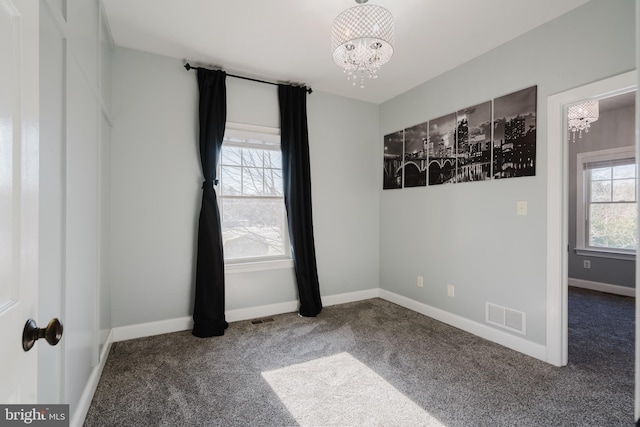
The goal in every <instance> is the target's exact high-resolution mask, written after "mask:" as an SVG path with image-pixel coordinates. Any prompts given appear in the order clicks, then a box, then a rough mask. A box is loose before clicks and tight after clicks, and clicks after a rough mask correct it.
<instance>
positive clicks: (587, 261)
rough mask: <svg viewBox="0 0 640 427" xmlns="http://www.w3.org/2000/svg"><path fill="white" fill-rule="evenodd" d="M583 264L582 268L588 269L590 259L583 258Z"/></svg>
mask: <svg viewBox="0 0 640 427" xmlns="http://www.w3.org/2000/svg"><path fill="white" fill-rule="evenodd" d="M583 265H584V268H586V269H589V268H591V261H590V260H588V259H585V260H584V261H583Z"/></svg>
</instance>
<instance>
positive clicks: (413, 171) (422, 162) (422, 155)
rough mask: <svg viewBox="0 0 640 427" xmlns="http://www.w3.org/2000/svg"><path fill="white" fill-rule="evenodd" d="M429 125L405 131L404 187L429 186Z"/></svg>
mask: <svg viewBox="0 0 640 427" xmlns="http://www.w3.org/2000/svg"><path fill="white" fill-rule="evenodd" d="M427 136H428V128H427V123H421V124H419V125H416V126H412V127H410V128H407V129H405V130H404V187H424V186H426V185H427V139H428V138H427Z"/></svg>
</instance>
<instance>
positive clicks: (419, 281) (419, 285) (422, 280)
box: [416, 276, 424, 288]
mask: <svg viewBox="0 0 640 427" xmlns="http://www.w3.org/2000/svg"><path fill="white" fill-rule="evenodd" d="M416 286H417V287H419V288H423V287H424V278H423V277H422V276H418V280H417V281H416Z"/></svg>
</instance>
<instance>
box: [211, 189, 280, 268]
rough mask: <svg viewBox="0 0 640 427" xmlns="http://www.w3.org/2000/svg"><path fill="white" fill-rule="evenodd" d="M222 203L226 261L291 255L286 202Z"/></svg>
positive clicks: (248, 201) (250, 200) (234, 200)
mask: <svg viewBox="0 0 640 427" xmlns="http://www.w3.org/2000/svg"><path fill="white" fill-rule="evenodd" d="M222 203H223V207H222V241H223V244H224V256H225V258H226V259H237V258H253V257H264V256H282V255H288V254H285V244H284V239H285V237H286V221H285V213H284V203H283V201H282V199H224V200H223V202H222Z"/></svg>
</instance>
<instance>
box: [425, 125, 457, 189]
mask: <svg viewBox="0 0 640 427" xmlns="http://www.w3.org/2000/svg"><path fill="white" fill-rule="evenodd" d="M427 152H428V157H429V185H438V184H445V183H453V182H456V181H455V180H456V176H455V173H456V113H451V114H448V115H446V116H442V117H439V118H437V119H434V120H429V139H428V141H427Z"/></svg>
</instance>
